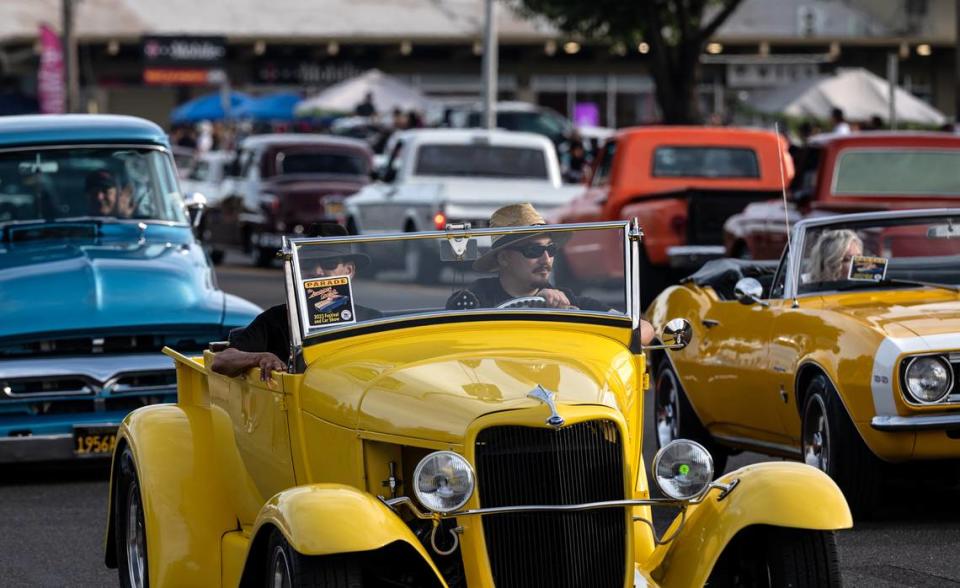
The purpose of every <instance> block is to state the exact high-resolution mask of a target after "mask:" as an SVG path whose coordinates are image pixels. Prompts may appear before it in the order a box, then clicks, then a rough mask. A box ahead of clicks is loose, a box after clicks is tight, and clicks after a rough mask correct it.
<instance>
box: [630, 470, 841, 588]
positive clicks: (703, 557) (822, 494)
mask: <svg viewBox="0 0 960 588" xmlns="http://www.w3.org/2000/svg"><path fill="white" fill-rule="evenodd" d="M736 479H739V483H738V484H737V486H736V488H734V489H733V491H732V492H730V493H729V494H728V495H727V496H726V497H725V498H723V499H722V500H719V499H718V497H719V494H720V493H719V491H717V490H711V491H710V493H709V495H708V497H707V498H706V499H705V500H704V501H703V502H701V503H700V504H698V505H694V506H691V507H690V508H688V509H687V520H686V523H685V524H684V526H683V528H682V529H681V530H680V531H679V533H678V534H677V537H676V538H675V539H674V540H672V541H670V542H669V543H667V544H665V545H660V546H659V547H657V550H656V551H655V552H654V554H653V556H652V557H651V560H650V562H649V563H651V564H653V565H651V568H654V566H656V567H655V569H654V572H653V574H652V575H653V577H654V578H655V579H656V580H657V582H659V584H660V585H661V586H663V587H665V588H666V587H670V586H703V584H704V583H705V582H706V581H707V578H708V577H709V576H710V572H711V571H712V570H713V566H714V565H715V564H716V563H717V560H718V559H719V557H720V554H721V553H722V552H723V550H724V548H725V547H726V546H727V544H728V543H729V542H730V540H731V539H733V538H734V536H735V535H736V534H737V533H738V532H739V531H740V530H741V529H744V528H746V527H749V526H751V525H772V526H777V527H792V528H796V529H810V530H816V531H832V530H837V529H849V528H850V527H852V526H853V517H852V516H851V515H850V509H849V507H848V506H847V501H846V500H844V498H843V494H842V493H841V492H840V489H839V488H838V487H837V485H836V484H835V483H834V482H833V480H831V479H830V478H829V477H828V476H827V475H826V474H824V473H823V472H821V471H820V470H818V469H816V468H814V467H811V466H808V465H805V464H800V463H790V462H782V463H781V462H768V463H760V464H755V465H750V466H746V467H743V468H740V469H739V470H736V471H734V472H731V473H729V474H727V475H726V476H723V477H722V478H720V480H719V481H720V482H722V483H730V482H732V481H733V480H736ZM679 522H680V521H679V517H678V518H677V520H675V521H674V522H673V524H672V525H671V526H670V529H668V530H667V532H666V533H665V534H664V537H668V538H669V536H670V535H671V534H673V532H674V531H675V530H676V529H677V526H678V524H679Z"/></svg>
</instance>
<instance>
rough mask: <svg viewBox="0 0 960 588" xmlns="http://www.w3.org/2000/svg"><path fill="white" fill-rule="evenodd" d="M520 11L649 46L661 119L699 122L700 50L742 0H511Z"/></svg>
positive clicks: (570, 29)
mask: <svg viewBox="0 0 960 588" xmlns="http://www.w3.org/2000/svg"><path fill="white" fill-rule="evenodd" d="M513 1H514V2H515V3H516V4H515V5H516V6H517V7H518V8H519V10H520V11H521V12H522V13H525V14H527V15H528V16H533V15H539V16H543V17H544V18H546V19H547V20H548V21H550V22H551V23H553V25H554V26H556V27H557V28H559V29H560V30H562V31H564V32H566V33H570V34H574V35H578V36H581V37H583V38H585V39H595V40H603V41H607V42H610V43H620V44H623V45H624V46H626V47H637V46H638V44H639V43H641V42H645V43H647V44H648V45H649V48H650V53H649V55H650V69H651V73H652V75H653V81H654V83H655V85H656V93H657V103H658V104H659V105H660V111H661V112H662V113H663V119H664V122H666V123H671V124H696V123H698V122H700V109H699V107H698V105H697V100H696V84H697V77H698V74H699V70H700V54H701V53H702V51H703V48H704V46H705V45H706V43H707V41H708V40H709V39H710V37H712V36H713V34H714V33H716V32H717V29H718V28H720V25H722V24H723V23H724V21H726V20H727V18H728V17H729V16H730V15H731V14H733V11H734V10H736V9H737V7H738V6H739V5H740V2H741V1H742V0H513Z"/></svg>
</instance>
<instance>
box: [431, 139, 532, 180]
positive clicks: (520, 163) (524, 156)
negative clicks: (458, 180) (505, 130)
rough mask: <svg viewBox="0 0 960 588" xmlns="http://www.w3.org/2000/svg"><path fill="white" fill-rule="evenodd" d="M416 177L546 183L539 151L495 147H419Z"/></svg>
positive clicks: (526, 148)
mask: <svg viewBox="0 0 960 588" xmlns="http://www.w3.org/2000/svg"><path fill="white" fill-rule="evenodd" d="M415 169H416V174H417V175H421V176H469V177H482V178H522V179H531V180H546V179H549V177H550V176H549V175H548V174H547V160H546V157H545V156H544V152H543V150H542V149H534V148H529V147H503V146H495V145H421V146H420V148H419V149H418V150H417V157H416V168H415Z"/></svg>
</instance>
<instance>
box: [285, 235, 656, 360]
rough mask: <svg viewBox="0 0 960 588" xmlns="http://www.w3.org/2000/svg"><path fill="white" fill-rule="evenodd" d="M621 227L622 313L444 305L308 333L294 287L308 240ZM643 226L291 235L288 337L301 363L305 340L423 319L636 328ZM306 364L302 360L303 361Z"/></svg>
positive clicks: (299, 295)
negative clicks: (527, 320) (529, 319)
mask: <svg viewBox="0 0 960 588" xmlns="http://www.w3.org/2000/svg"><path fill="white" fill-rule="evenodd" d="M598 229H608V230H622V231H623V254H624V257H623V260H624V279H623V281H624V301H625V311H626V312H625V313H624V315H623V316H616V315H610V314H607V313H601V312H597V311H588V310H580V309H576V310H572V309H549V308H517V309H498V308H486V309H480V310H477V309H472V310H464V311H456V310H443V311H438V312H424V313H418V314H412V315H408V316H390V317H382V318H378V319H374V320H370V321H364V322H362V323H350V324H345V325H342V326H332V327H327V328H325V329H323V330H322V331H319V332H314V333H311V334H306V333H305V332H304V331H303V325H302V322H301V320H300V312H301V309H302V308H303V307H304V306H305V301H304V300H303V298H302V292H300V290H299V289H298V288H295V287H294V284H300V283H302V281H303V276H302V274H301V272H300V262H299V251H300V248H301V247H302V246H304V245H311V244H317V243H321V242H322V243H334V242H340V243H374V242H378V241H380V242H382V241H408V240H426V239H437V238H441V237H442V238H450V237H453V236H456V237H462V238H470V237H480V236H495V235H510V234H526V233H530V234H537V233H543V232H544V231H545V230H549V231H550V232H575V231H585V230H598ZM641 235H642V232H641V231H639V229H638V228H637V225H636V224H635V223H632V222H629V221H612V222H597V223H575V224H564V225H534V226H526V227H507V228H494V229H490V228H477V229H451V230H445V231H423V232H417V233H391V234H378V235H349V236H345V237H325V238H322V239H318V238H313V237H301V238H287V237H284V243H283V269H284V287H285V290H286V292H285V294H286V301H287V319H288V321H289V326H290V341H291V347H292V354H293V355H292V357H294V358H295V359H296V362H297V363H296V364H295V365H299V362H300V358H301V357H302V351H303V348H304V347H305V346H308V345H312V344H315V343H320V342H322V341H328V340H331V339H338V338H342V337H350V336H354V335H362V334H366V333H369V332H376V331H384V330H391V329H395V328H405V327H413V326H418V325H421V324H435V323H440V322H451V321H465V322H469V321H476V320H524V318H526V317H537V318H536V320H541V321H542V320H546V321H551V320H561V321H568V322H587V323H592V324H601V325H607V326H622V327H624V328H627V329H634V330H635V329H637V328H638V327H639V325H640V293H639V278H638V275H639V270H638V268H639V266H638V259H637V258H638V253H637V252H638V242H639V239H640V238H641V237H640V236H641ZM301 367H302V366H301Z"/></svg>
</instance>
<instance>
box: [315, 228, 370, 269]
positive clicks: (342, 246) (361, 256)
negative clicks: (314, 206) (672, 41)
mask: <svg viewBox="0 0 960 588" xmlns="http://www.w3.org/2000/svg"><path fill="white" fill-rule="evenodd" d="M305 234H306V235H307V236H309V237H320V238H323V237H346V236H348V235H349V233H347V229H345V228H344V227H343V225H339V224H337V223H314V224H312V225H310V227H309V228H308V229H307V230H306V231H305ZM332 257H342V258H343V259H344V260H346V261H352V262H353V263H354V265H356V266H357V269H360V268H362V267H366V266H368V265H370V256H368V255H367V254H366V253H357V252H356V251H354V248H353V245H352V244H351V243H336V242H334V243H318V244H316V245H310V246H309V247H308V248H306V249H303V250H301V263H313V262H317V261H320V260H322V259H330V258H332Z"/></svg>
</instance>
